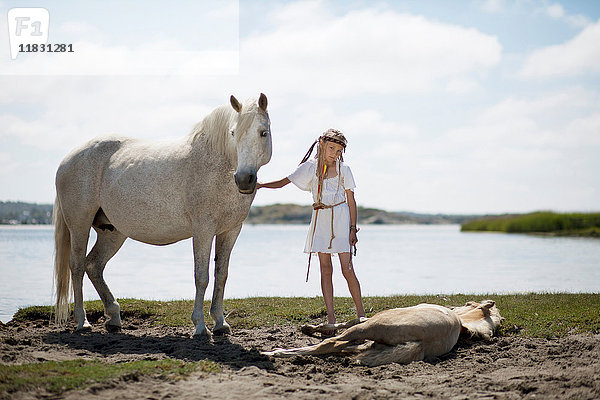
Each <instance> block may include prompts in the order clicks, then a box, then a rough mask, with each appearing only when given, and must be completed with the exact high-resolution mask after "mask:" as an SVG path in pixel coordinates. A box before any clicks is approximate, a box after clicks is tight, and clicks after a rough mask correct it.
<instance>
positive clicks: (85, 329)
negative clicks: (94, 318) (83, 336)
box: [75, 325, 92, 333]
mask: <svg viewBox="0 0 600 400" xmlns="http://www.w3.org/2000/svg"><path fill="white" fill-rule="evenodd" d="M91 331H92V326H91V325H83V326H82V327H81V328H75V332H76V333H87V332H91Z"/></svg>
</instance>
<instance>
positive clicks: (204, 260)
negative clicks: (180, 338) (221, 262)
mask: <svg viewBox="0 0 600 400" xmlns="http://www.w3.org/2000/svg"><path fill="white" fill-rule="evenodd" d="M212 240H213V234H212V233H203V232H200V233H197V234H194V238H193V245H194V278H195V282H196V299H195V300H194V311H193V312H192V322H193V323H194V325H195V326H196V331H195V332H194V337H202V336H210V332H209V331H208V329H207V328H206V324H205V322H204V293H205V292H206V287H207V286H208V263H209V260H210V248H211V246H212Z"/></svg>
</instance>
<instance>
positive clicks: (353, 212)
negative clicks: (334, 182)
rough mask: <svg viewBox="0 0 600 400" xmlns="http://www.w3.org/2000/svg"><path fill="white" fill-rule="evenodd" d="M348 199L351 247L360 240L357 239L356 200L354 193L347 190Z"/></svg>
mask: <svg viewBox="0 0 600 400" xmlns="http://www.w3.org/2000/svg"><path fill="white" fill-rule="evenodd" d="M346 199H347V200H348V208H349V209H350V246H354V245H355V244H356V243H358V238H357V237H356V232H358V229H357V228H356V218H357V212H356V200H355V199H354V192H353V191H352V190H346Z"/></svg>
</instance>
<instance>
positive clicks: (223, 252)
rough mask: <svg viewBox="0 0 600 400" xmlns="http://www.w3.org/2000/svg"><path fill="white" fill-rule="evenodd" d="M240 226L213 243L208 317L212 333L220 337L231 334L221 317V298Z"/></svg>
mask: <svg viewBox="0 0 600 400" xmlns="http://www.w3.org/2000/svg"><path fill="white" fill-rule="evenodd" d="M241 229H242V226H241V225H240V226H238V227H236V228H234V229H232V230H230V231H228V232H225V233H222V234H220V235H218V236H217V240H216V243H215V254H216V261H215V288H214V290H213V298H212V302H211V304H210V316H211V317H212V319H213V320H214V321H215V326H214V328H213V333H214V334H215V335H222V334H227V333H231V327H230V326H229V324H228V323H227V321H225V316H224V315H223V296H224V294H225V282H226V281H227V273H228V270H229V258H230V256H231V250H232V249H233V245H234V244H235V241H236V239H237V237H238V235H239V234H240V230H241Z"/></svg>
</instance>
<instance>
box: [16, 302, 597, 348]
mask: <svg viewBox="0 0 600 400" xmlns="http://www.w3.org/2000/svg"><path fill="white" fill-rule="evenodd" d="M488 298H489V299H492V300H495V301H496V304H497V306H498V309H499V310H500V314H501V315H502V316H503V317H504V318H506V320H505V321H504V324H503V327H502V328H501V329H500V332H499V334H501V335H521V336H535V337H553V336H556V337H561V336H565V335H568V334H571V333H600V294H598V293H529V294H502V295H498V294H469V295H465V294H455V295H425V296H385V297H365V298H364V299H363V302H364V306H365V309H366V310H367V315H368V316H371V315H373V314H375V313H377V312H379V311H382V310H386V309H390V308H397V307H407V306H412V305H416V304H419V303H433V304H440V305H445V306H458V305H463V304H464V303H465V302H467V301H470V300H483V299H488ZM119 303H120V304H121V308H122V317H123V321H124V323H125V324H127V320H128V319H129V320H131V319H134V318H142V319H144V320H147V321H148V322H149V323H151V324H153V325H155V326H183V327H189V328H190V330H191V329H192V328H193V327H192V323H191V321H190V315H191V313H192V309H193V307H194V302H193V301H192V300H180V301H148V300H136V299H120V300H119ZM334 303H335V309H336V315H337V318H338V321H346V320H349V319H352V318H354V317H355V316H356V314H355V311H354V304H353V302H352V299H351V298H348V297H336V298H335V299H334ZM209 306H210V303H209V302H208V301H207V302H205V303H204V313H205V316H206V318H207V321H210V317H209V316H208V310H209ZM85 307H86V310H87V311H88V317H89V319H90V321H91V322H92V323H94V322H95V321H97V320H98V319H99V318H100V317H101V316H102V315H103V309H102V303H101V302H100V301H92V302H86V304H85ZM224 307H225V314H226V315H228V317H227V320H228V322H229V324H230V325H231V326H232V328H233V329H234V330H235V329H252V328H256V327H264V326H273V325H283V324H294V325H301V324H304V323H307V322H314V321H315V320H325V317H326V315H327V311H326V310H325V305H324V303H323V298H322V297H312V298H300V297H253V298H246V299H230V300H225V302H224ZM51 312H52V307H49V306H46V307H29V308H25V309H21V310H19V311H18V312H17V313H16V314H15V317H14V319H15V320H17V321H27V320H40V319H42V320H50V316H51Z"/></svg>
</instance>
